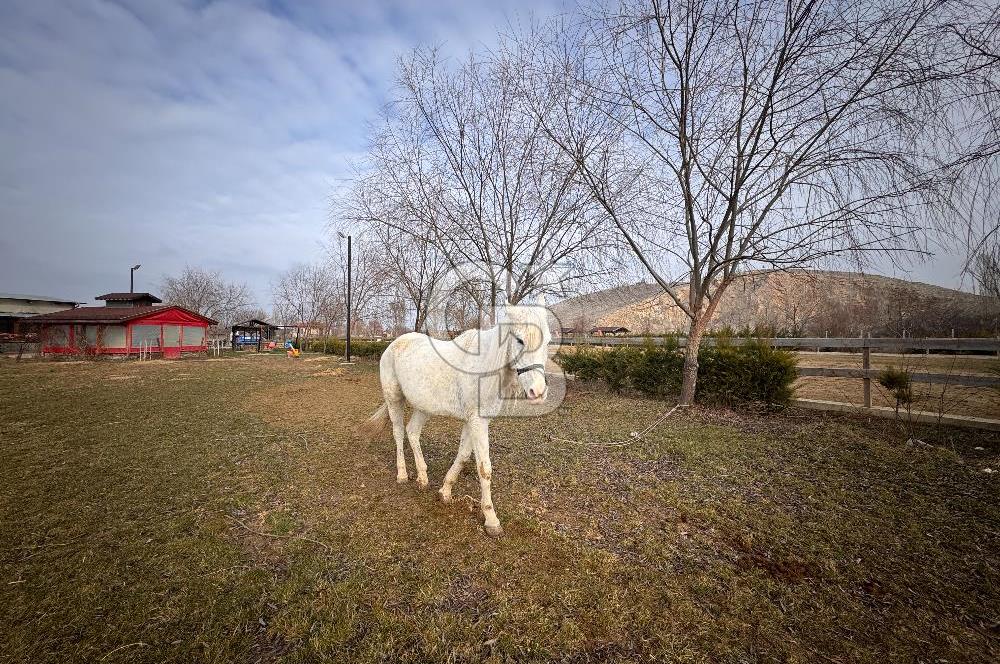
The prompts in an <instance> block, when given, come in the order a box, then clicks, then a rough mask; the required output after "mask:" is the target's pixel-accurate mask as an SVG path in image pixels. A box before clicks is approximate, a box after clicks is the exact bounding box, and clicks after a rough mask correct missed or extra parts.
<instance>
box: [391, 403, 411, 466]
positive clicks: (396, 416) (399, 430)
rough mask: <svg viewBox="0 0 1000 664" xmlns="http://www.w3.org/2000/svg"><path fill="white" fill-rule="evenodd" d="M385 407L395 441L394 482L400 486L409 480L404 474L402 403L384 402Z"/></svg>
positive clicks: (404, 435) (404, 436)
mask: <svg viewBox="0 0 1000 664" xmlns="http://www.w3.org/2000/svg"><path fill="white" fill-rule="evenodd" d="M385 405H386V406H388V407H389V419H390V420H391V421H392V437H393V438H395V439H396V481H397V482H399V483H400V484H402V483H403V482H405V481H407V480H408V479H410V477H409V475H407V473H406V455H404V454H403V442H404V441H405V438H406V434H405V432H404V429H403V402H402V400H399V401H389V400H386V402H385Z"/></svg>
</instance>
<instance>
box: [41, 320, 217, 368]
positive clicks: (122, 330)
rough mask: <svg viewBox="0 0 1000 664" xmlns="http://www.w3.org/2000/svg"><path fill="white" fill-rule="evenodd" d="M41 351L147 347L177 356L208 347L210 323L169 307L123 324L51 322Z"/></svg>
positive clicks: (87, 351) (122, 351)
mask: <svg viewBox="0 0 1000 664" xmlns="http://www.w3.org/2000/svg"><path fill="white" fill-rule="evenodd" d="M41 341H42V352H43V353H51V354H84V355H86V354H94V355H97V354H104V355H124V354H127V353H137V352H138V351H139V350H140V349H148V350H149V351H150V352H153V353H165V354H166V355H167V356H172V357H178V356H179V355H180V353H199V352H204V351H206V350H207V349H208V324H207V323H205V322H203V321H202V320H201V319H195V318H194V317H193V316H191V315H189V314H186V313H184V312H182V311H177V310H173V311H172V310H166V311H163V312H157V313H154V314H152V315H149V316H146V317H144V318H142V319H139V320H136V321H132V322H129V323H123V324H108V323H74V324H72V325H68V324H49V325H44V326H42V329H41Z"/></svg>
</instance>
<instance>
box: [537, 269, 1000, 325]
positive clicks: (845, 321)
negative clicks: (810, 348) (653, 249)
mask: <svg viewBox="0 0 1000 664" xmlns="http://www.w3.org/2000/svg"><path fill="white" fill-rule="evenodd" d="M680 290H681V293H682V297H686V296H687V290H686V288H685V287H681V289H680ZM553 311H554V312H555V314H556V316H557V317H558V318H559V322H560V326H561V327H564V328H574V329H576V330H589V329H591V328H593V327H596V326H619V325H620V326H623V327H627V328H629V330H631V331H632V332H634V333H636V334H647V333H648V334H662V333H666V332H675V331H683V330H686V329H687V318H686V316H685V315H684V313H683V312H682V311H681V310H680V308H679V307H677V306H676V305H675V304H674V303H673V301H672V300H671V299H670V297H669V296H667V295H666V294H665V293H663V292H662V290H660V288H659V286H657V285H655V284H648V283H640V284H634V285H630V286H622V287H617V288H612V289H608V290H604V291H599V292H596V293H590V294H587V295H581V296H579V297H575V298H570V299H567V300H564V301H562V302H560V303H558V304H556V305H554V306H553ZM998 319H1000V303H998V302H997V301H996V300H995V299H991V298H987V297H984V296H980V295H974V294H972V293H966V292H963V291H958V290H953V289H950V288H942V287H940V286H932V285H930V284H923V283H917V282H910V281H904V280H902V279H894V278H892V277H883V276H878V275H865V274H859V273H855V272H832V271H801V272H796V273H783V272H756V273H752V274H748V275H746V276H744V277H741V278H740V279H739V280H738V281H737V282H736V283H734V284H733V285H732V286H730V288H729V289H728V291H727V292H726V294H725V295H724V297H723V300H722V303H721V304H720V306H719V310H718V312H717V313H716V317H715V320H714V322H713V323H712V326H711V328H712V329H719V328H722V327H730V328H733V329H734V330H743V329H747V328H750V329H754V328H756V329H758V330H762V329H765V328H767V329H770V330H773V331H774V333H779V334H790V335H794V336H803V335H818V336H822V335H824V334H829V335H830V336H860V335H861V334H862V333H863V332H870V333H871V334H872V335H876V336H877V335H881V336H889V335H891V336H898V335H900V334H902V333H903V331H904V330H905V332H906V334H909V335H913V336H949V335H950V334H951V333H952V329H954V330H955V334H956V335H958V336H969V335H974V336H981V335H993V334H995V333H996V330H997V326H998Z"/></svg>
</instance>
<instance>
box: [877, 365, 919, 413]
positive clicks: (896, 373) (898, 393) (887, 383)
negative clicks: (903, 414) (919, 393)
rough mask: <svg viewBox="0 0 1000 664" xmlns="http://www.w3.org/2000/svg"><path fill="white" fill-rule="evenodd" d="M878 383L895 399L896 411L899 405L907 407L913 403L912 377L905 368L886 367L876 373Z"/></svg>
mask: <svg viewBox="0 0 1000 664" xmlns="http://www.w3.org/2000/svg"><path fill="white" fill-rule="evenodd" d="M878 384H879V385H881V386H882V387H884V388H885V389H886V390H888V391H889V392H890V393H891V394H892V396H893V397H895V399H896V412H897V413H899V407H900V406H901V405H906V406H907V407H909V406H910V404H912V403H913V379H912V378H911V377H910V372H909V371H907V370H906V369H897V368H896V367H886V368H885V369H882V371H880V372H879V374H878Z"/></svg>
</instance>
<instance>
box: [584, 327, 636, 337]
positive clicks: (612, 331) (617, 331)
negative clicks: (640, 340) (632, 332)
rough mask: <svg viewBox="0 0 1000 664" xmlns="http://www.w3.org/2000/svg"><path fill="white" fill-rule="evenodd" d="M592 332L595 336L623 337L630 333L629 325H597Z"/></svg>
mask: <svg viewBox="0 0 1000 664" xmlns="http://www.w3.org/2000/svg"><path fill="white" fill-rule="evenodd" d="M590 333H591V334H592V335H593V336H595V337H623V336H625V335H626V334H628V333H629V329H628V328H627V327H614V326H611V327H595V328H593V329H592V330H591V331H590Z"/></svg>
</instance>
